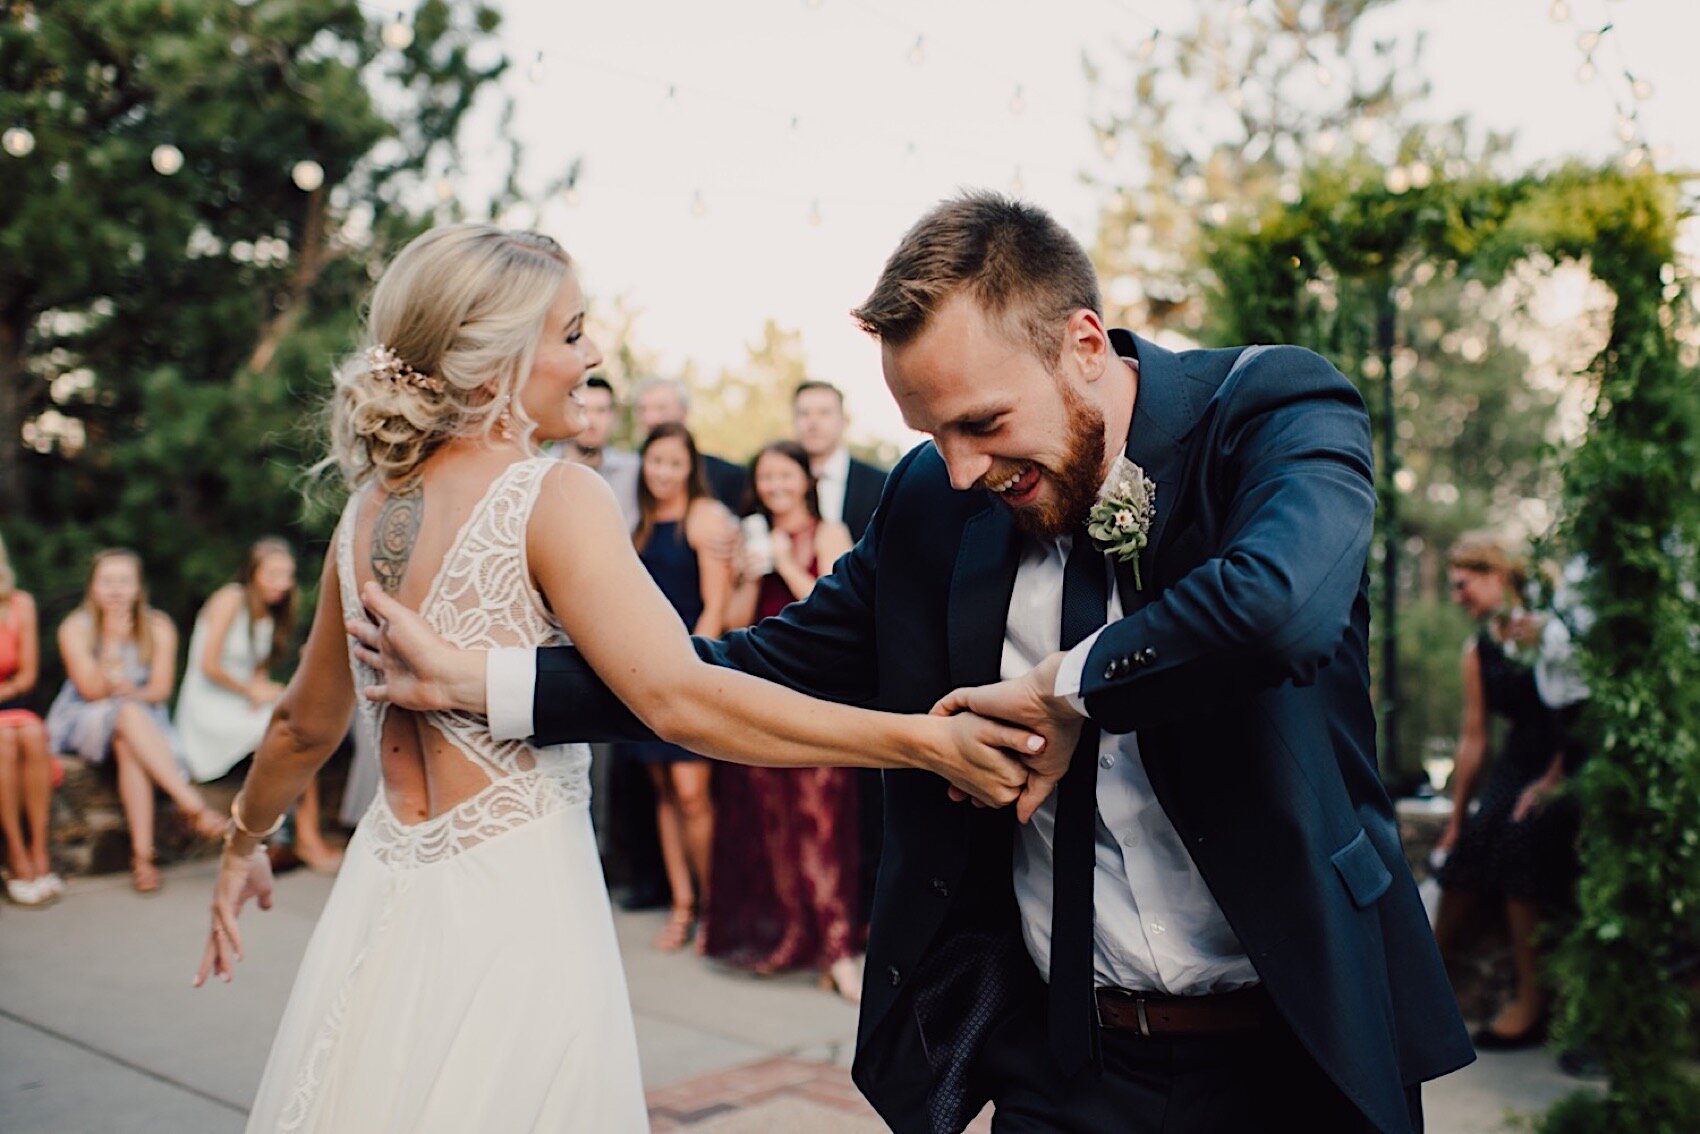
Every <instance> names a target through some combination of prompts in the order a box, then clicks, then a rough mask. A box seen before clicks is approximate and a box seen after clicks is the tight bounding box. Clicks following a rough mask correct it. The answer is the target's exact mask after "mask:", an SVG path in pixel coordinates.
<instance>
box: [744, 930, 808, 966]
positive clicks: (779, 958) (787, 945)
mask: <svg viewBox="0 0 1700 1134" xmlns="http://www.w3.org/2000/svg"><path fill="white" fill-rule="evenodd" d="M805 944H806V942H805V941H804V939H803V931H802V930H801V929H797V928H795V927H792V928H790V929H787V930H786V931H785V936H784V937H782V938H780V940H779V944H778V945H777V946H776V947H775V948H774V950H773V952H771V953H769V954H768V955H767V956H765V957H763V958H762V959H761V960H759V961H757V962H756V963H755V964H753V965H751V966H750V971H751V972H752V973H754V974H755V975H756V976H764V977H765V976H775V975H777V974H779V973H782V972H785V971H786V970H787V969H794V968H796V967H797V966H799V965H801V964H802V963H803V961H804V959H805V958H804V956H803V947H804V945H805Z"/></svg>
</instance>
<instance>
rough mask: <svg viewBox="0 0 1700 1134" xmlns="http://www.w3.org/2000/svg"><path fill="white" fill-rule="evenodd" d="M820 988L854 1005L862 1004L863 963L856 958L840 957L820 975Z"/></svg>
mask: <svg viewBox="0 0 1700 1134" xmlns="http://www.w3.org/2000/svg"><path fill="white" fill-rule="evenodd" d="M820 986H821V988H823V989H825V990H826V991H828V992H836V993H838V995H839V996H841V997H843V998H844V999H845V1000H848V1001H849V1002H850V1003H852V1004H860V1003H861V1002H862V962H861V961H860V960H858V959H857V958H855V957H840V958H838V960H836V961H834V962H832V964H831V965H829V966H828V967H827V969H826V971H825V972H823V973H821V975H820Z"/></svg>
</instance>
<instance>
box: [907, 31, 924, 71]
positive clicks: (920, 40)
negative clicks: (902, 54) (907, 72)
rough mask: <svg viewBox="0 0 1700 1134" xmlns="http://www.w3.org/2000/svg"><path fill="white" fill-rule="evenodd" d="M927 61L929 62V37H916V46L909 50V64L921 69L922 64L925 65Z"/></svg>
mask: <svg viewBox="0 0 1700 1134" xmlns="http://www.w3.org/2000/svg"><path fill="white" fill-rule="evenodd" d="M926 61H927V37H926V36H923V35H918V36H916V37H915V46H913V47H911V48H910V49H909V62H910V64H911V65H912V66H916V67H919V66H920V65H921V64H923V63H925V62H926Z"/></svg>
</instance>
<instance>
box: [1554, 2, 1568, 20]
mask: <svg viewBox="0 0 1700 1134" xmlns="http://www.w3.org/2000/svg"><path fill="white" fill-rule="evenodd" d="M1550 15H1551V16H1552V22H1553V23H1555V24H1562V23H1564V22H1565V21H1566V20H1568V19H1570V5H1569V4H1566V3H1565V2H1564V0H1552V12H1551V13H1550Z"/></svg>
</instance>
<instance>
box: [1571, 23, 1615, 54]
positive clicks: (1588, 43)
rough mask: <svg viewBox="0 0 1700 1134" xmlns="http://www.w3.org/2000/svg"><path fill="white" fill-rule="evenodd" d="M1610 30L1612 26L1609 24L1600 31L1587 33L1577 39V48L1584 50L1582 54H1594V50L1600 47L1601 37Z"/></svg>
mask: <svg viewBox="0 0 1700 1134" xmlns="http://www.w3.org/2000/svg"><path fill="white" fill-rule="evenodd" d="M1610 30H1611V25H1610V24H1607V25H1606V26H1605V27H1603V28H1601V29H1600V30H1599V31H1585V32H1583V33H1582V34H1581V35H1579V36H1577V37H1576V46H1577V47H1579V48H1581V49H1582V54H1584V55H1592V54H1593V53H1594V49H1595V48H1596V47H1598V46H1599V45H1600V36H1602V35H1604V34H1605V33H1606V32H1608V31H1610Z"/></svg>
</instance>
